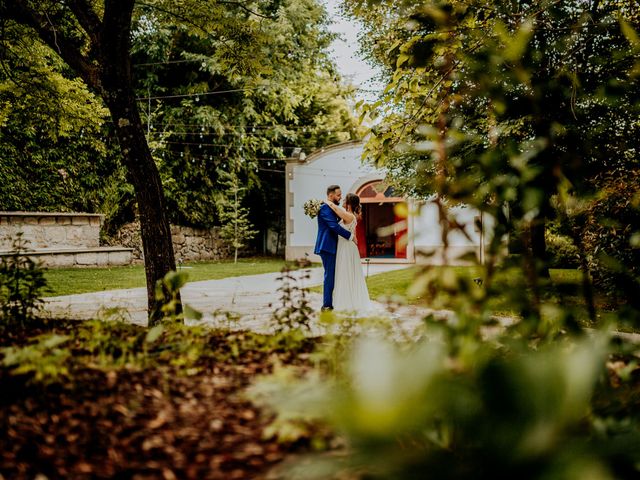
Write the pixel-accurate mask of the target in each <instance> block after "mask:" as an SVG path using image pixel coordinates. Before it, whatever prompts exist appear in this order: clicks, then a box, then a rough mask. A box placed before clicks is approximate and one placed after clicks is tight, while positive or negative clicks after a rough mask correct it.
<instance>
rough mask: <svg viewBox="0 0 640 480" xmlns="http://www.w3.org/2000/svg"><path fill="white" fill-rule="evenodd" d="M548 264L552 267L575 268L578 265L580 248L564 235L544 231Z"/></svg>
mask: <svg viewBox="0 0 640 480" xmlns="http://www.w3.org/2000/svg"><path fill="white" fill-rule="evenodd" d="M545 242H546V244H547V253H548V255H549V265H550V266H552V267H553V268H577V267H578V266H580V257H579V256H580V250H579V249H578V247H576V246H575V244H574V243H573V241H572V240H571V238H569V237H567V236H566V235H561V234H557V233H553V232H552V231H550V230H548V229H547V230H546V231H545Z"/></svg>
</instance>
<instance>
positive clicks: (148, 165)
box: [0, 0, 175, 325]
mask: <svg viewBox="0 0 640 480" xmlns="http://www.w3.org/2000/svg"><path fill="white" fill-rule="evenodd" d="M134 5H135V2H134V1H133V0H124V1H115V0H106V1H105V2H104V9H103V10H102V9H100V8H99V7H98V4H93V3H91V2H90V1H89V0H77V1H71V2H68V3H61V2H30V1H27V0H25V1H6V0H5V1H3V2H2V4H1V6H0V14H1V16H2V17H3V18H5V19H11V20H12V21H14V22H16V23H18V24H20V25H24V26H25V27H29V28H30V29H32V30H33V31H34V32H35V33H36V34H37V35H38V37H39V38H40V39H41V40H42V41H43V42H44V43H45V44H46V45H47V46H48V47H49V48H51V49H52V50H53V51H54V52H56V53H58V54H59V55H60V57H61V58H62V59H63V60H64V61H65V62H66V63H67V64H68V65H69V66H70V67H71V68H72V69H73V71H74V72H75V74H76V75H78V76H79V77H80V78H82V80H83V81H84V82H85V83H86V84H87V86H89V88H91V89H92V90H93V91H95V92H97V93H98V94H99V96H100V97H101V98H102V100H103V101H104V103H105V105H106V106H107V108H108V109H109V112H110V115H111V119H112V121H113V124H114V129H115V132H116V136H117V138H118V142H119V144H120V149H121V153H122V162H123V164H124V165H125V167H126V168H127V173H128V178H129V181H130V182H131V183H132V184H133V186H134V188H135V192H136V199H137V202H138V209H139V213H140V224H141V237H142V244H143V250H144V257H145V272H146V277H147V300H148V308H149V314H150V318H149V323H150V324H151V325H153V324H154V323H155V322H156V320H157V319H158V318H159V316H158V315H159V313H158V312H159V308H157V305H156V300H155V293H154V288H155V284H156V282H157V281H158V280H160V279H161V278H163V277H164V275H165V274H166V273H168V272H169V271H171V270H175V257H174V253H173V245H172V243H171V231H170V229H169V221H168V218H167V214H166V209H165V199H164V194H163V191H162V184H161V181H160V176H159V174H158V169H157V167H156V164H155V162H154V161H153V158H152V157H151V152H150V151H149V147H148V145H147V142H146V137H145V133H144V130H143V127H142V122H141V120H140V115H139V112H138V105H137V102H136V96H135V92H134V89H133V78H132V73H131V56H130V48H131V45H130V37H131V22H132V16H133V8H134ZM101 10H102V11H101Z"/></svg>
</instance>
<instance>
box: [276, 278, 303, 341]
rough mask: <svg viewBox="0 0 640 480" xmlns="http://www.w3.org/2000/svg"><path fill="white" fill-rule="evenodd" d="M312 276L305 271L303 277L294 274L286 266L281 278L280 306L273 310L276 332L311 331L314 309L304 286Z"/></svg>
mask: <svg viewBox="0 0 640 480" xmlns="http://www.w3.org/2000/svg"><path fill="white" fill-rule="evenodd" d="M309 277H310V274H309V272H308V271H304V272H303V274H302V275H300V276H297V275H294V274H292V271H291V269H290V268H289V267H288V266H285V267H284V268H283V269H282V271H281V274H280V276H279V277H278V278H277V280H278V282H280V286H279V287H278V292H279V293H280V302H281V303H280V305H279V306H278V307H277V308H275V309H274V310H273V314H272V322H273V324H274V326H275V329H276V332H279V333H283V332H284V333H286V332H293V331H306V332H310V331H311V317H312V315H313V309H312V308H311V306H310V305H309V300H308V298H307V289H306V288H305V287H304V285H302V286H300V284H301V283H302V284H304V281H305V280H308V279H309Z"/></svg>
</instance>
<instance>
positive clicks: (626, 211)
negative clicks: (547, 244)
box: [582, 170, 640, 306]
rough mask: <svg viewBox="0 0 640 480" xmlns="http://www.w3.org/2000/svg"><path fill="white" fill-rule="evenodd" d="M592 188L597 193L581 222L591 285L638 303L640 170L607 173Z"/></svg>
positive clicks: (639, 273)
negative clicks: (597, 190)
mask: <svg viewBox="0 0 640 480" xmlns="http://www.w3.org/2000/svg"><path fill="white" fill-rule="evenodd" d="M596 187H598V189H599V192H600V194H599V195H598V197H597V198H596V199H595V200H594V201H593V202H591V204H590V205H589V206H588V207H587V208H586V210H585V212H584V213H583V215H584V217H583V219H582V220H583V222H584V230H583V238H584V244H585V249H586V253H587V260H588V263H589V268H590V271H591V275H592V276H593V281H594V284H595V286H596V287H598V288H599V289H601V290H602V291H604V292H605V293H607V294H609V295H611V296H615V297H618V298H619V299H629V301H630V303H634V302H640V283H639V280H638V279H639V278H640V248H638V245H635V243H637V242H635V241H634V238H636V237H637V235H638V228H639V227H638V226H639V225H640V170H625V171H621V170H614V171H612V172H608V173H607V174H605V175H601V176H600V177H598V178H597V179H596ZM634 235H635V236H636V237H634ZM638 306H640V304H639V305H638Z"/></svg>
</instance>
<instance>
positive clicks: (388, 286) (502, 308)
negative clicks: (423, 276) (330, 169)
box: [311, 266, 615, 326]
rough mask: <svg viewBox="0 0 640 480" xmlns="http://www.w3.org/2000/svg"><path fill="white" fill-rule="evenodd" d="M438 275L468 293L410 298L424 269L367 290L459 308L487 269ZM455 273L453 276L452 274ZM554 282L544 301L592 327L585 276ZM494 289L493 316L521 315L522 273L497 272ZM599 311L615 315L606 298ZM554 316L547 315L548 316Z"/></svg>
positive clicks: (602, 317) (561, 273) (376, 279)
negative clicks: (459, 283) (457, 282)
mask: <svg viewBox="0 0 640 480" xmlns="http://www.w3.org/2000/svg"><path fill="white" fill-rule="evenodd" d="M431 268H432V271H433V272H434V273H435V276H437V277H438V278H440V279H442V278H444V277H446V276H447V275H449V277H455V278H459V279H462V280H463V284H466V285H467V286H468V287H467V288H468V290H467V294H466V295H465V294H464V293H458V294H457V295H456V296H449V294H447V293H446V292H445V291H444V289H441V288H440V289H437V290H436V291H435V292H434V296H433V297H432V298H430V299H429V300H427V299H426V298H425V297H424V296H419V295H415V294H414V295H410V293H411V292H410V287H411V285H412V284H414V283H415V281H416V277H417V276H418V275H419V274H420V273H421V272H423V271H424V268H423V267H418V266H414V267H410V268H406V269H403V270H394V271H391V272H385V273H380V274H377V275H372V276H370V277H368V278H367V279H366V280H367V287H368V288H369V295H370V297H371V298H372V299H374V300H381V299H384V298H385V297H386V298H389V297H392V296H401V297H403V298H404V299H405V301H406V302H407V303H409V304H413V305H421V306H425V307H432V308H447V309H451V308H454V306H455V305H457V306H458V307H457V308H465V307H464V306H462V307H461V303H460V302H461V301H462V302H464V301H465V299H468V298H469V294H470V295H471V296H473V294H474V290H475V289H477V288H482V287H479V286H476V285H475V283H473V279H474V278H483V277H484V276H485V275H484V268H483V267H481V266H469V267H452V266H447V267H442V266H434V267H431ZM451 274H454V275H451ZM550 275H551V281H550V283H549V284H548V285H547V286H546V287H544V289H543V293H542V298H543V301H544V302H546V303H548V304H552V305H553V304H557V305H562V306H563V307H573V309H574V313H575V315H576V318H577V319H578V321H579V322H581V323H582V324H584V325H588V326H591V324H590V321H589V316H588V312H587V308H586V306H585V302H584V298H583V297H582V296H581V282H582V273H581V272H580V271H579V270H576V269H551V270H550ZM494 287H495V289H496V290H497V291H498V292H504V294H498V295H494V296H492V297H491V298H489V299H488V301H487V307H488V308H489V310H490V311H492V312H493V314H494V315H499V316H518V315H519V314H520V309H519V308H518V305H521V302H522V300H523V299H524V296H525V295H527V290H526V287H525V285H524V279H523V278H522V274H521V272H520V271H517V270H503V271H498V272H497V273H496V275H495V277H494ZM311 290H312V291H315V292H319V293H321V292H322V286H318V287H314V288H312V289H311ZM596 308H597V310H598V315H599V321H600V322H602V321H606V320H608V319H609V317H612V316H615V312H611V308H610V305H609V304H608V302H607V300H606V299H605V298H603V297H600V296H596ZM549 314H553V313H548V311H547V313H545V315H549Z"/></svg>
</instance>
